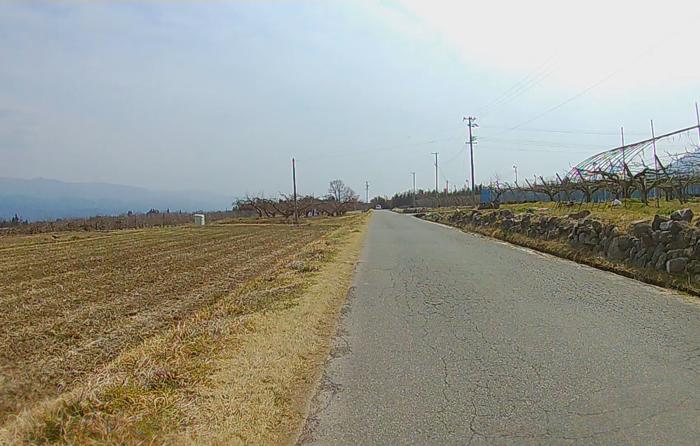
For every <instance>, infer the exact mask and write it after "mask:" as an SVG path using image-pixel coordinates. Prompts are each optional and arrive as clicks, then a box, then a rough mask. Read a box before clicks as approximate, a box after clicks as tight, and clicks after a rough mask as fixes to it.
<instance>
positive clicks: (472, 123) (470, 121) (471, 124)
mask: <svg viewBox="0 0 700 446" xmlns="http://www.w3.org/2000/svg"><path fill="white" fill-rule="evenodd" d="M464 121H467V127H469V159H470V164H471V174H472V175H471V176H472V193H476V183H474V137H473V136H472V128H473V127H479V125H478V124H477V123H476V118H475V117H473V116H469V117H466V118H462V122H464Z"/></svg>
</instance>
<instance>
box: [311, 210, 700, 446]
mask: <svg viewBox="0 0 700 446" xmlns="http://www.w3.org/2000/svg"><path fill="white" fill-rule="evenodd" d="M370 225H371V226H370V229H369V234H368V238H367V242H366V246H365V249H364V252H363V254H362V258H361V260H360V263H359V265H358V271H357V275H356V277H355V284H354V289H353V291H352V293H351V295H350V296H349V298H348V302H347V304H346V306H345V308H344V309H343V315H342V319H341V322H340V326H339V330H338V334H337V336H336V338H335V340H334V345H333V349H332V352H331V355H330V358H329V359H328V363H327V364H326V371H325V376H324V377H323V378H322V382H321V386H320V390H319V393H318V394H317V395H316V397H315V398H314V402H313V404H312V411H311V413H310V415H309V418H308V420H307V424H306V427H305V429H304V432H303V434H302V437H301V440H300V444H305V445H306V444H308V445H356V444H358V445H386V444H401V445H404V444H438V445H447V444H458V445H464V444H473V445H477V444H585V445H590V444H614V445H618V444H669V445H682V444H700V375H699V372H700V305H698V302H699V300H698V299H696V298H689V297H683V296H681V295H680V294H677V293H674V292H670V291H666V290H662V289H659V288H656V287H652V286H648V285H645V284H642V283H640V282H637V281H634V280H631V279H627V278H624V277H621V276H617V275H615V274H612V273H607V272H603V271H599V270H596V269H593V268H589V267H586V266H582V265H578V264H575V263H573V262H569V261H565V260H561V259H557V258H554V257H551V256H546V255H542V254H538V253H535V252H532V251H529V250H525V249H521V248H518V247H514V246H512V245H508V244H505V243H501V242H498V241H494V240H490V239H486V238H482V237H478V236H475V235H471V234H466V233H462V232H459V231H457V230H454V229H451V228H446V227H443V226H439V225H435V224H431V223H428V222H425V221H421V220H418V219H416V218H413V217H410V216H404V215H398V214H394V213H391V212H388V211H381V212H376V213H375V215H374V217H373V218H372V222H371V224H370Z"/></svg>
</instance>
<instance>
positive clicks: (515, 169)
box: [513, 164, 518, 186]
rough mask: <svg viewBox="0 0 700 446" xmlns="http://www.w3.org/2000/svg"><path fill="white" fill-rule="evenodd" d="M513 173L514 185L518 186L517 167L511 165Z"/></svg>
mask: <svg viewBox="0 0 700 446" xmlns="http://www.w3.org/2000/svg"><path fill="white" fill-rule="evenodd" d="M513 171H514V172H515V185H516V186H517V185H518V166H516V165H515V164H513Z"/></svg>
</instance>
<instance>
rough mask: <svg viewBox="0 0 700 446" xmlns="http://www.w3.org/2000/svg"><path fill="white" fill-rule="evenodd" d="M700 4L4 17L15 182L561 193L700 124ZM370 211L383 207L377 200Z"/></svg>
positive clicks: (147, 6) (454, 5) (0, 160)
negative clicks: (550, 182) (632, 146)
mask: <svg viewBox="0 0 700 446" xmlns="http://www.w3.org/2000/svg"><path fill="white" fill-rule="evenodd" d="M699 37H700V2H697V1H665V2H641V1H626V0H625V1H614V0H607V1H598V0H592V1H586V2H564V1H528V2H522V1H481V2H468V1H467V2H465V1H461V2H441V1H413V0H406V1H399V2H371V1H352V2H350V1H345V2H343V1H335V2H321V1H303V2H302V1H299V2H292V1H275V2H225V1H216V2H213V1H212V2H206V3H205V2H195V1H172V2H166V1H150V2H149V1H131V2H126V1H118V2H117V1H114V2H107V1H93V2H88V1H83V2H67V1H44V2H42V1H33V0H18V1H8V0H5V1H2V2H0V176H9V177H25V178H31V177H37V176H42V177H48V178H57V179H62V180H68V181H103V182H112V183H122V184H130V185H139V186H145V187H149V188H154V189H204V190H211V191H218V192H224V193H228V194H231V195H242V194H245V193H251V194H255V193H265V194H267V195H275V194H277V193H279V192H288V191H289V189H290V188H291V184H290V183H291V179H290V172H289V170H290V159H291V157H292V156H295V157H296V158H297V160H298V177H299V187H300V191H301V192H302V193H316V194H319V193H324V192H325V191H326V189H327V184H328V181H329V180H331V179H334V178H341V179H343V180H345V182H346V183H348V184H349V185H350V186H351V187H353V188H354V189H355V190H356V191H358V192H363V189H364V182H365V181H369V182H370V193H371V195H376V194H392V193H393V192H396V191H399V190H405V189H408V188H409V187H410V184H411V175H410V172H411V171H416V172H417V181H418V186H419V187H423V188H431V187H434V186H433V185H434V176H433V175H434V170H433V166H432V162H433V161H432V160H433V158H432V155H431V154H430V153H431V152H435V151H437V152H440V164H441V172H440V183H441V187H444V183H445V181H446V180H449V181H450V184H456V185H459V186H462V185H464V183H465V180H466V179H467V178H468V166H469V165H468V163H467V158H466V157H467V155H468V153H467V151H466V150H465V140H466V137H465V130H466V128H465V126H464V124H463V123H462V117H463V116H466V115H475V116H476V117H477V118H478V123H479V125H480V127H479V128H478V129H476V135H477V136H478V138H479V142H478V144H477V146H476V150H475V159H476V178H477V182H484V183H487V182H489V181H490V180H491V179H492V178H494V177H496V176H498V177H500V178H501V179H502V180H505V181H512V179H513V165H514V164H515V165H517V166H518V170H519V174H520V176H521V177H522V176H532V175H534V174H538V175H544V176H550V175H553V174H554V173H555V172H563V171H565V170H567V169H568V168H569V166H570V165H571V164H575V163H576V162H577V161H580V160H581V159H583V158H585V157H587V156H589V155H591V154H593V153H596V152H598V151H600V150H603V149H606V148H610V147H614V146H616V145H618V144H619V139H620V138H619V129H620V126H624V127H625V132H626V134H627V138H626V139H627V141H633V140H635V139H644V138H646V137H648V135H649V120H650V119H654V122H655V126H656V129H657V133H662V132H665V131H672V130H675V129H678V128H682V127H686V126H690V125H694V124H695V110H694V102H695V101H699V100H700V51H699V50H698V48H699V47H698V42H700V38H699ZM361 195H362V196H363V197H364V193H361Z"/></svg>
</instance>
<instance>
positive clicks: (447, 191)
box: [445, 179, 450, 196]
mask: <svg viewBox="0 0 700 446" xmlns="http://www.w3.org/2000/svg"><path fill="white" fill-rule="evenodd" d="M449 193H450V180H447V179H446V180H445V196H447V194H449Z"/></svg>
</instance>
